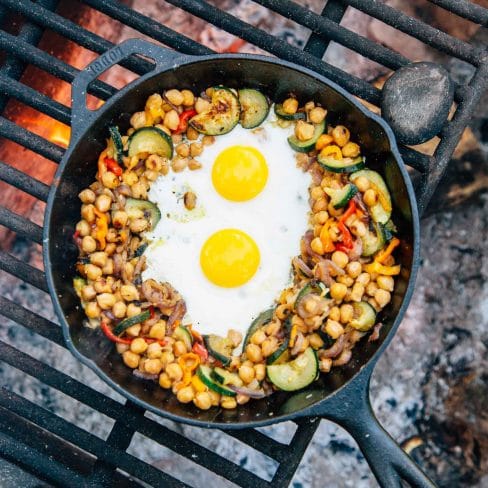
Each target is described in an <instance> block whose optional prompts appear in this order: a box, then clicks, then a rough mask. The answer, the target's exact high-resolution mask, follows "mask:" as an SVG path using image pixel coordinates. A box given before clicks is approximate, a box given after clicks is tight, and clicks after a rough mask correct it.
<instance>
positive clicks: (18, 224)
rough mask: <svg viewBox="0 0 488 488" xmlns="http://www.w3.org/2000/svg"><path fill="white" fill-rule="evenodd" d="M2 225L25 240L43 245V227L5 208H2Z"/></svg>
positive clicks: (0, 222)
mask: <svg viewBox="0 0 488 488" xmlns="http://www.w3.org/2000/svg"><path fill="white" fill-rule="evenodd" d="M0 225H4V226H5V227H8V228H9V229H10V230H13V231H14V232H16V233H17V235H19V236H21V237H24V238H25V239H29V240H30V241H34V242H37V244H41V243H42V227H39V226H38V225H37V224H34V222H31V221H30V220H27V219H25V218H24V217H21V216H20V215H18V214H16V213H14V212H12V211H10V210H9V209H7V208H4V207H0Z"/></svg>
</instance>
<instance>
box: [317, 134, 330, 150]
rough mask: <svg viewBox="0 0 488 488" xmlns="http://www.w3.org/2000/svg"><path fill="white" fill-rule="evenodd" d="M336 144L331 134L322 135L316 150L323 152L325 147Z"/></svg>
mask: <svg viewBox="0 0 488 488" xmlns="http://www.w3.org/2000/svg"><path fill="white" fill-rule="evenodd" d="M333 142H334V138H333V137H332V136H331V135H329V134H322V135H321V136H320V137H319V138H318V139H317V142H316V143H315V149H316V150H317V151H321V150H322V149H324V147H325V146H328V145H329V144H332V143H333Z"/></svg>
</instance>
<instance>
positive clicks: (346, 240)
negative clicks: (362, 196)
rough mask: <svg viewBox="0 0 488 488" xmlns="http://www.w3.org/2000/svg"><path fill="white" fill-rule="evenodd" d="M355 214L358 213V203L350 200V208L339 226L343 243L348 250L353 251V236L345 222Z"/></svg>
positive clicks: (340, 220)
mask: <svg viewBox="0 0 488 488" xmlns="http://www.w3.org/2000/svg"><path fill="white" fill-rule="evenodd" d="M354 213H356V202H355V201H354V200H349V206H348V207H347V210H346V211H345V212H344V213H343V214H342V216H341V218H340V219H339V224H338V227H339V230H340V231H341V232H342V243H343V244H344V246H345V247H346V248H347V249H352V236H351V233H350V232H349V229H348V228H347V227H346V224H345V222H346V220H347V219H348V218H349V217H350V216H351V215H353V214H354Z"/></svg>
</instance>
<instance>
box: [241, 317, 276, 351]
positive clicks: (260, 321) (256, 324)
mask: <svg viewBox="0 0 488 488" xmlns="http://www.w3.org/2000/svg"><path fill="white" fill-rule="evenodd" d="M274 310H275V309H274V308H269V309H268V310H265V311H264V312H262V313H260V314H259V315H258V316H257V317H256V318H255V319H254V320H253V321H252V323H251V325H250V326H249V329H247V334H246V337H245V338H244V342H243V343H242V350H244V349H246V346H247V345H248V344H249V341H250V340H251V337H252V335H253V334H254V332H256V331H257V330H258V329H259V328H260V327H262V326H263V325H266V324H267V323H268V322H271V320H272V319H273V314H274Z"/></svg>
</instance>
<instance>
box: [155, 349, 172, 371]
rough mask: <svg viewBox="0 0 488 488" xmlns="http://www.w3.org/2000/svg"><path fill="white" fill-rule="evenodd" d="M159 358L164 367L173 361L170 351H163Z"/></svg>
mask: <svg viewBox="0 0 488 488" xmlns="http://www.w3.org/2000/svg"><path fill="white" fill-rule="evenodd" d="M159 359H160V361H161V362H162V363H163V367H165V368H166V367H167V366H168V364H172V363H173V362H174V360H175V356H174V354H173V353H172V352H171V351H163V352H162V353H161V357H160V358H159Z"/></svg>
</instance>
